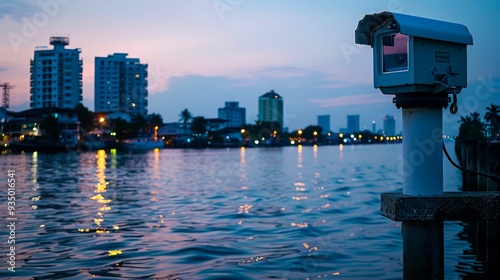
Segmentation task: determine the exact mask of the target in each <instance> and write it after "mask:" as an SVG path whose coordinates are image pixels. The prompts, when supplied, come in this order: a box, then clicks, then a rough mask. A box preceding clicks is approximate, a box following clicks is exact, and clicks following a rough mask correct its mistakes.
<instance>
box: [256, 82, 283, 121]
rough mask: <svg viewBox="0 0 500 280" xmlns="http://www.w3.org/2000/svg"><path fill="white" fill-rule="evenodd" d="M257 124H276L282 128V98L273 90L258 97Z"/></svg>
mask: <svg viewBox="0 0 500 280" xmlns="http://www.w3.org/2000/svg"><path fill="white" fill-rule="evenodd" d="M258 120H259V122H277V123H279V125H280V128H282V127H283V98H282V97H281V96H280V95H279V94H277V93H276V92H275V91H274V90H271V91H270V92H268V93H265V94H263V95H262V96H260V97H259V116H258Z"/></svg>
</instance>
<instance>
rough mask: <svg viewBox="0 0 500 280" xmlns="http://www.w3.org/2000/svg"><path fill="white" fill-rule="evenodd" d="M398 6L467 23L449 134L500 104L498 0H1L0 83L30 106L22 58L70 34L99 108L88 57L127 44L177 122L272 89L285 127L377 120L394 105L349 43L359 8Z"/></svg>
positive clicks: (89, 95) (367, 56)
mask: <svg viewBox="0 0 500 280" xmlns="http://www.w3.org/2000/svg"><path fill="white" fill-rule="evenodd" d="M386 10H387V11H393V12H398V13H404V14H410V15H415V16H421V17H429V18H433V19H440V20H444V21H451V22H456V23H461V24H464V25H466V26H467V27H468V28H469V30H470V32H471V33H472V35H473V38H474V45H473V46H469V47H468V58H469V62H468V83H469V84H468V87H467V88H466V89H464V90H463V91H462V93H461V94H460V95H459V113H458V114H457V115H456V116H451V115H450V113H449V112H448V111H447V110H444V112H445V115H444V127H445V133H451V134H454V133H456V129H457V128H458V126H457V121H458V119H459V116H460V115H462V116H464V115H467V114H469V112H471V111H479V112H480V113H481V115H482V116H484V108H485V107H486V106H489V104H490V103H494V104H498V105H500V97H499V95H498V93H499V92H500V70H499V67H500V54H499V51H498V50H499V49H500V36H499V30H498V28H499V27H500V16H499V13H500V2H499V1H494V0H491V1H466V0H453V1H451V0H450V1H448V0H447V1H416V0H413V1H410V0H408V1H406V0H400V1H398V0H384V1H373V0H365V1H358V0H356V1H331V0H311V1H305V0H302V1H299V0H197V1H194V0H192V1H187V0H162V1H160V0H157V1H123V0H122V1H118V0H111V1H97V0H87V1H78V0H40V1H27V0H2V1H1V2H0V36H1V38H2V40H0V54H1V55H0V82H1V83H3V82H10V83H11V84H12V85H15V88H14V89H13V90H12V94H11V101H10V102H11V109H13V110H23V109H28V108H29V61H30V59H32V58H33V51H34V48H35V46H49V37H50V36H54V35H63V36H69V37H70V44H69V46H68V48H80V49H81V51H82V52H81V58H83V62H84V66H83V98H84V105H86V106H87V107H89V108H90V109H91V110H94V103H93V100H94V58H95V57H96V56H107V55H109V54H113V53H115V52H122V53H128V54H129V57H132V58H139V59H140V60H141V62H142V63H147V64H148V65H149V69H148V71H149V79H148V80H149V88H148V89H149V93H150V94H149V107H148V109H149V113H160V114H161V115H162V116H163V119H164V121H165V122H174V121H178V119H179V116H178V115H179V113H180V112H181V110H183V109H184V108H187V109H188V110H189V111H191V112H192V114H193V115H194V116H198V115H201V116H205V117H207V118H214V117H217V109H218V108H220V107H223V106H224V102H225V101H239V102H240V106H241V107H246V108H247V122H248V123H253V122H254V121H255V120H256V119H257V111H258V110H257V106H258V102H257V99H258V97H259V96H260V95H262V94H264V93H266V92H268V91H269V90H271V89H274V90H275V91H276V92H277V93H279V94H280V95H281V96H282V97H283V99H284V105H285V126H288V127H289V128H290V130H295V129H298V128H303V127H305V126H307V125H309V124H316V123H317V115H323V114H329V115H331V123H332V124H331V128H332V130H333V131H338V130H339V128H341V127H346V115H348V114H359V115H360V121H361V128H367V129H370V130H371V122H372V121H376V123H377V129H381V128H382V120H383V118H384V116H385V115H386V114H392V115H395V116H396V119H397V121H396V122H397V127H396V128H397V131H400V130H401V111H400V110H398V109H396V108H395V106H394V105H393V104H392V96H384V95H382V93H381V92H380V91H379V90H378V89H374V88H373V74H372V49H371V48H370V47H368V46H359V45H355V44H354V30H355V29H356V26H357V24H358V21H359V20H360V19H361V18H363V16H364V15H365V14H368V13H374V12H381V11H386Z"/></svg>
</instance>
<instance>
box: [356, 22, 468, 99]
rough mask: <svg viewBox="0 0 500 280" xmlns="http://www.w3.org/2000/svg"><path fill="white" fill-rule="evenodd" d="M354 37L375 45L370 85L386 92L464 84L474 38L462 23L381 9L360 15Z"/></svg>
mask: <svg viewBox="0 0 500 280" xmlns="http://www.w3.org/2000/svg"><path fill="white" fill-rule="evenodd" d="M355 42H356V44H363V45H370V46H371V47H372V48H373V60H374V63H373V75H374V86H375V88H379V89H380V90H381V91H382V93H384V94H400V93H431V94H433V93H459V92H460V90H461V89H462V88H463V87H467V45H472V44H473V41H472V35H471V34H470V32H469V30H468V29H467V27H465V26H464V25H461V24H456V23H450V22H444V21H438V20H432V19H427V18H421V17H415V16H409V15H403V14H397V13H391V12H381V13H375V14H372V15H365V17H364V18H363V19H362V20H360V21H359V24H358V27H357V28H356V31H355Z"/></svg>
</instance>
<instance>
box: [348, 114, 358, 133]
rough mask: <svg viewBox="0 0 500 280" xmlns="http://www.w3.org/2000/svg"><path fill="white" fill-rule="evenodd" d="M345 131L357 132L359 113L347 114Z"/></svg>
mask: <svg viewBox="0 0 500 280" xmlns="http://www.w3.org/2000/svg"><path fill="white" fill-rule="evenodd" d="M347 131H348V132H349V133H353V132H359V115H348V116H347Z"/></svg>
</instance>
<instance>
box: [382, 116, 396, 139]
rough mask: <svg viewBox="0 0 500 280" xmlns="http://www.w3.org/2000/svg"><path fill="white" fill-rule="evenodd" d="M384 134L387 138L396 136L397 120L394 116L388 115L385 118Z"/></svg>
mask: <svg viewBox="0 0 500 280" xmlns="http://www.w3.org/2000/svg"><path fill="white" fill-rule="evenodd" d="M384 134H385V135H387V136H395V135H396V118H395V117H394V116H393V115H386V116H385V118H384Z"/></svg>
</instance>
